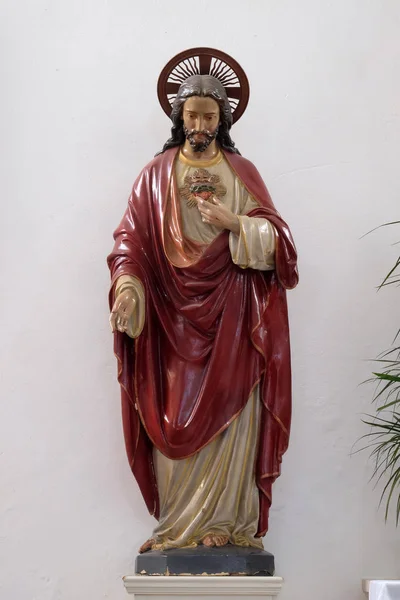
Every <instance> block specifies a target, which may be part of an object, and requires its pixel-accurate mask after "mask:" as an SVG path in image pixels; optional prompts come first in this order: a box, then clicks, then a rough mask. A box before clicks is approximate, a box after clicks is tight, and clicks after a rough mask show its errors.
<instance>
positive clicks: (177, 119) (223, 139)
mask: <svg viewBox="0 0 400 600" xmlns="http://www.w3.org/2000/svg"><path fill="white" fill-rule="evenodd" d="M192 96H203V97H208V98H213V99H214V100H215V101H216V102H218V106H219V109H220V125H219V129H218V134H217V137H216V140H217V142H218V144H219V145H220V146H221V148H223V149H224V150H227V151H228V152H234V153H235V154H240V152H239V150H238V149H237V148H236V147H235V144H234V142H233V141H232V138H231V136H230V134H229V130H230V128H231V127H232V110H231V105H230V104H229V100H228V96H227V95H226V91H225V88H224V86H223V85H222V83H221V82H220V81H219V80H218V79H217V78H216V77H212V76H211V75H192V76H191V77H188V78H187V79H186V80H185V81H184V82H183V83H182V85H181V87H180V88H179V90H178V93H177V95H176V98H175V100H174V103H173V105H172V112H171V121H172V128H171V137H170V138H169V139H168V140H167V141H166V142H165V144H164V147H163V149H162V150H161V152H159V153H158V154H162V152H165V151H166V150H168V149H169V148H174V147H175V146H181V145H182V144H184V142H185V139H186V137H185V134H184V131H183V120H182V109H183V105H184V103H185V101H186V100H187V99H188V98H190V97H192Z"/></svg>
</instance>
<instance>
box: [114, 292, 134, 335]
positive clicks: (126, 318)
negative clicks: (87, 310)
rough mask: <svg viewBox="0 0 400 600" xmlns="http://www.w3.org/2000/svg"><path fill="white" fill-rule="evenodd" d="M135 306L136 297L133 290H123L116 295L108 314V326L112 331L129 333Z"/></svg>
mask: <svg viewBox="0 0 400 600" xmlns="http://www.w3.org/2000/svg"><path fill="white" fill-rule="evenodd" d="M135 306H136V297H135V293H134V291H133V290H130V289H127V290H124V291H123V292H122V293H121V294H119V295H118V296H117V298H116V300H115V302H114V306H113V307H112V310H111V315H110V326H111V330H112V331H120V332H121V333H124V332H128V333H129V330H130V323H131V317H132V315H133V313H134V311H135Z"/></svg>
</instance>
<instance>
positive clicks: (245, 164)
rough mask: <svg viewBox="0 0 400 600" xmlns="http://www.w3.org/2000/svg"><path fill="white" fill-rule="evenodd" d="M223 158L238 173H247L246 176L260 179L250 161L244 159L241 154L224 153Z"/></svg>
mask: <svg viewBox="0 0 400 600" xmlns="http://www.w3.org/2000/svg"><path fill="white" fill-rule="evenodd" d="M225 156H226V158H227V160H228V162H230V164H231V165H232V167H233V168H234V169H235V170H236V171H237V172H238V174H239V173H247V174H248V175H250V176H252V177H256V178H260V179H261V175H260V173H259V171H258V169H257V167H256V166H255V165H254V163H252V162H251V160H249V159H247V158H245V157H244V156H242V155H241V154H236V153H234V152H225Z"/></svg>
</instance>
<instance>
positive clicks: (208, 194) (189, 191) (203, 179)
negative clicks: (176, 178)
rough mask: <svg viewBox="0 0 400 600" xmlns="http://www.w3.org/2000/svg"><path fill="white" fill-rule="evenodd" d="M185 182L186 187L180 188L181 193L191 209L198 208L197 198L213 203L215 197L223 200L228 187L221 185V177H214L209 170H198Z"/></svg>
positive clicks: (187, 177)
mask: <svg viewBox="0 0 400 600" xmlns="http://www.w3.org/2000/svg"><path fill="white" fill-rule="evenodd" d="M184 181H185V185H184V186H183V187H181V188H179V192H180V194H181V196H182V198H185V200H186V203H187V205H188V206H189V207H190V208H193V207H194V206H197V200H196V196H200V198H203V200H206V201H207V202H211V200H212V197H213V196H216V197H217V198H221V196H225V194H226V187H225V186H224V185H223V184H222V183H221V178H220V177H219V175H213V174H211V173H210V172H209V171H207V169H196V171H194V173H193V174H192V175H187V176H186V177H185V179H184Z"/></svg>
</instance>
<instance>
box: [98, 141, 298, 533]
mask: <svg viewBox="0 0 400 600" xmlns="http://www.w3.org/2000/svg"><path fill="white" fill-rule="evenodd" d="M176 152H177V150H176V149H171V150H168V151H166V152H165V153H164V154H161V155H159V156H157V157H156V158H155V159H154V160H153V161H152V162H151V163H150V164H149V165H148V166H147V167H146V168H145V169H144V170H143V171H142V173H141V174H140V176H139V177H138V179H137V180H136V182H135V184H134V186H133V190H132V194H131V197H130V199H129V202H128V208H127V210H126V213H125V215H124V217H123V219H122V221H121V224H120V225H119V227H118V228H117V230H116V231H115V234H114V238H115V246H114V249H113V252H112V253H111V254H110V256H109V257H108V263H109V266H110V269H111V276H112V286H111V290H110V305H111V304H112V302H113V293H114V286H115V282H116V281H117V279H118V278H119V277H120V276H121V275H130V276H134V277H137V278H138V279H139V280H140V281H141V283H142V285H143V288H144V296H145V303H146V306H145V323H144V327H143V331H142V333H141V335H140V336H139V337H138V338H137V339H136V340H132V339H131V338H129V337H128V336H127V335H125V334H121V333H119V332H116V333H115V334H114V336H115V353H116V356H117V359H118V364H119V369H118V379H119V382H120V384H121V393H122V410H123V421H124V434H125V441H126V447H127V453H128V458H129V461H130V465H131V468H132V471H133V473H134V475H135V477H136V479H137V481H138V483H139V486H140V488H141V491H142V494H143V497H144V499H145V501H146V504H147V506H148V509H149V510H150V512H151V513H152V514H154V515H155V516H156V517H157V516H158V514H159V499H158V492H157V482H156V478H155V475H154V465H153V454H152V448H153V446H155V447H156V448H157V449H158V450H159V451H160V452H161V453H162V454H164V455H165V456H166V457H168V458H171V459H182V458H187V457H189V456H192V455H194V454H195V453H196V452H198V451H199V450H200V449H201V448H203V447H204V446H206V445H207V444H208V443H210V442H211V441H212V440H213V439H214V438H215V437H216V436H217V435H218V434H219V433H220V432H222V431H223V430H224V429H226V428H227V427H228V426H229V424H230V423H231V422H232V421H233V420H234V419H235V417H236V416H237V415H239V414H240V413H241V411H242V410H243V408H244V407H245V405H246V403H247V401H248V398H249V396H250V394H251V392H252V390H253V389H254V388H255V386H256V385H257V384H259V386H260V401H261V417H260V420H261V427H260V435H259V441H258V448H257V453H256V454H257V458H256V481H257V485H258V488H259V491H260V520H259V526H258V535H264V533H265V532H266V530H267V527H268V510H269V506H270V503H271V486H272V482H273V481H274V480H275V478H276V477H277V476H278V475H279V472H280V463H281V459H282V454H283V453H284V452H285V450H286V448H287V445H288V439H289V430H290V416H291V373H290V348H289V329H288V320H287V307H286V295H285V294H286V292H285V288H292V287H294V286H295V285H296V283H297V279H298V276H297V269H296V250H295V247H294V244H293V241H292V238H291V234H290V231H289V229H288V226H287V225H286V223H285V222H284V221H283V220H282V218H281V217H280V215H279V214H278V213H277V211H276V209H275V208H274V206H273V204H272V201H271V199H270V197H269V194H268V191H267V190H266V188H265V186H264V184H263V182H262V179H261V177H260V175H259V174H258V172H257V170H256V169H255V167H254V166H253V165H252V164H251V163H250V162H249V161H247V160H246V159H244V158H242V157H240V156H238V155H234V154H230V153H226V154H225V158H226V159H227V161H228V162H229V164H230V166H231V168H232V169H233V170H234V172H235V173H236V175H237V176H238V177H239V178H240V180H241V181H242V183H243V185H244V186H245V187H246V188H247V190H248V192H249V193H250V194H251V195H252V197H253V198H254V199H255V200H256V201H257V203H258V204H259V206H258V208H256V209H254V210H252V211H251V212H250V213H249V216H256V217H261V218H266V219H268V221H269V222H270V223H271V224H272V225H273V226H274V228H275V232H276V252H275V262H276V269H275V270H274V271H257V270H254V269H241V268H239V267H238V266H237V265H235V264H234V263H233V261H232V259H231V255H230V251H229V233H228V232H227V231H223V232H222V233H220V234H219V235H218V236H217V237H216V238H215V240H214V241H213V242H212V243H211V244H210V245H208V246H202V245H200V244H196V243H193V242H190V241H188V240H185V239H184V238H183V237H182V235H181V229H180V227H179V211H177V210H176V207H177V204H176V202H175V201H174V199H175V196H176V190H175V183H174V177H173V166H174V160H175V158H176ZM255 443H257V441H256V440H255Z"/></svg>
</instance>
